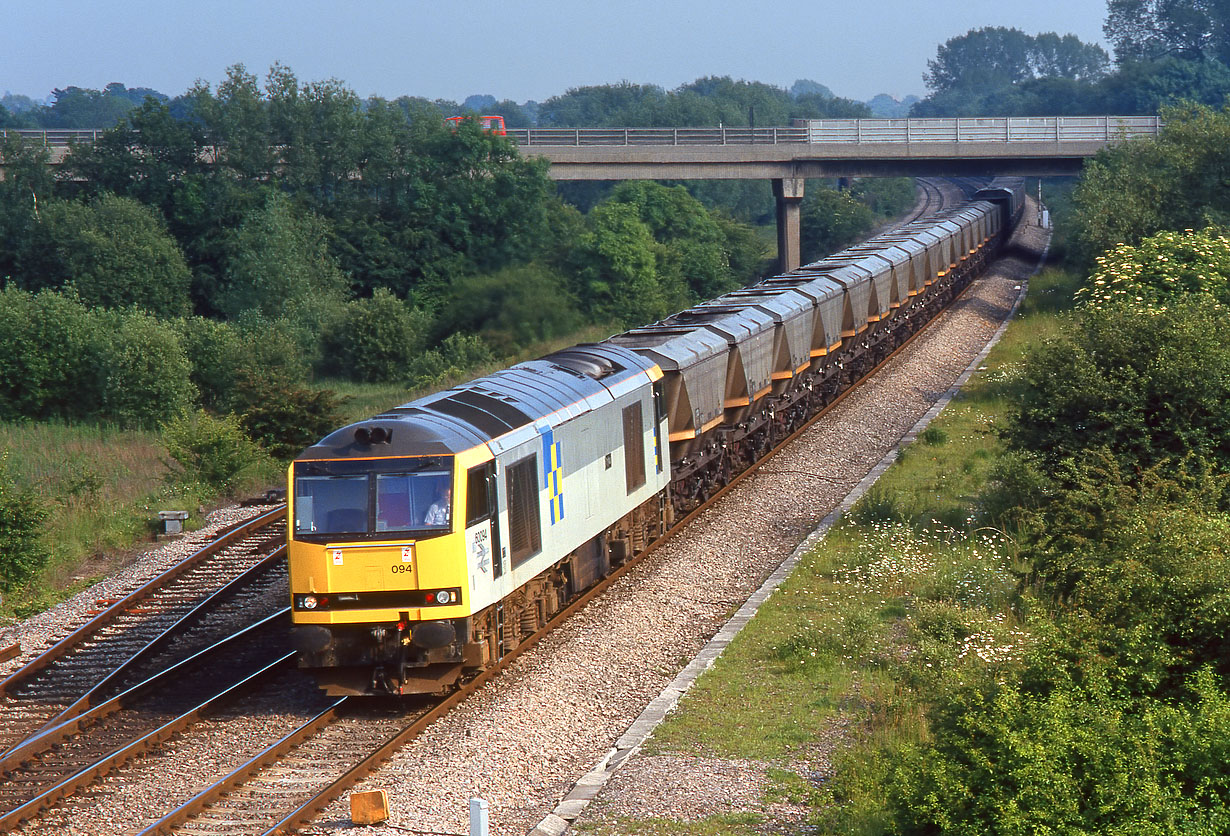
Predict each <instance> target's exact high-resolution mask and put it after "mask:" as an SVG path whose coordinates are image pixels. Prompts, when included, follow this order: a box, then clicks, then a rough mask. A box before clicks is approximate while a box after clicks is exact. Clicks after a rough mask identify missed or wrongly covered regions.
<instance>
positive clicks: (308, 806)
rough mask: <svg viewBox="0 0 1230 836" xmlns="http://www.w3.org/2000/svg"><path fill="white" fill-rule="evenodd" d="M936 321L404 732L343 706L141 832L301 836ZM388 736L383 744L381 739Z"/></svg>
mask: <svg viewBox="0 0 1230 836" xmlns="http://www.w3.org/2000/svg"><path fill="white" fill-rule="evenodd" d="M923 189H924V199H923V201H922V202H921V204H922V208H921V209H920V211H919V215H922V214H926V213H928V212H933V211H937V210H938V209H939V208H942V207H943V205H945V202H946V201H949V200H951V199H953V198H954V197H956V196H959V195H960V189H959V188H958V187H956V186H948V187H946V186H944V185H941V184H935V183H930V182H925V183H924V185H923ZM909 220H912V219H907V220H906V221H904V222H903V223H908V222H909ZM964 289H965V288H964V287H963V288H960V289H959V290H958V291H957V292H954V294H953V296H952V298H950V299H947V300H945V304H946V305H947V304H951V302H952V301H954V300H955V299H956V298H958V297H959V295H960V292H962V291H964ZM932 321H934V317H931V318H930V319H928V321H927V322H926V323H923V324H922V326H921V327H919V328H918V329H917V330H916V331H914V332H913V333H912V334H911V335H910V336H909V337H908V338H907V339H906V340H905V341H904V342H902V343H901V344H900V345H898V346H896V347H895V349H894V350H893V351H891V352H890V353H888V354H887V355H886V356H884V357H883V358H880V359H879V360H878V362H876V363H875V364H874V366H873V367H872V368H870V369H869V370H868V371H867V372H866V373H865V374H863V375H862V376H861V377H860V378H859V380H858V381H856V382H855V383H853V384H852V385H850V386H848V387H847V388H845V389H844V390H843V391H842V392H841V393H840V394H838V395H837V396H836V397H835V398H834V399H833V400H832V401H830V402H829V403H827V404H826V405H825V406H824V407H823V408H821V409H820V411H819V412H817V413H816V414H815V415H814V416H813V417H812V418H811V419H810V420H808V421H806V422H805V423H804V424H803V425H802V426H800V427H799V428H797V429H796V430H795V431H794V432H792V433H791V434H790V435H789V436H787V437H785V438H784V439H782V440H781V441H780V443H779V444H777V445H776V446H775V447H774V448H773V450H772V451H770V452H769V453H768V454H767V455H766V456H764V457H763V458H762V459H760V460H759V461H758V462H757V463H756V464H755V465H753V466H752V467H750V468H748V469H746V470H744V471H742V472H741V473H740V474H738V475H737V476H735V477H734V478H733V479H732V480H731V481H730V482H729V483H728V484H726V485H725V486H724V487H722V488H721V489H720V490H719V491H717V492H716V493H715V494H713V495H712V496H710V497H708V498H707V499H706V501H705V502H703V503H702V504H701V505H700V506H699V507H697V508H695V509H694V510H692V511H691V512H690V513H688V514H687V516H685V517H684V518H683V519H681V520H679V521H678V522H677V523H676V524H675V525H674V526H673V527H672V528H671V529H670V531H668V532H667V533H666V535H665V536H663V537H662V538H660V539H659V540H657V541H655V542H654V543H652V544H651V545H650V546H649V547H648V548H647V549H646V550H645V551H643V552H641V553H640V554H638V555H636V556H635V557H634V558H632V559H630V560H629V561H627V562H626V563H625V564H624V565H623V566H621V567H620V568H619V569H617V570H616V571H615V572H613V573H612V574H611V575H610V576H608V577H607V578H605V579H604V580H603V581H601V582H600V583H599V584H597V585H596V586H595V587H593V588H592V589H590V590H589V591H588V592H587V593H585V595H583V596H582V597H581V598H579V599H578V600H576V601H575V602H573V603H572V604H571V605H570V606H568V607H567V608H566V609H564V610H563V611H561V612H560V613H559V614H558V615H557V616H556V617H555V618H553V619H552V620H551V621H550V622H548V623H547V624H546V625H545V626H544V627H543V628H542V629H540V630H539V631H538V632H537V633H535V634H533V635H532V636H531V637H530V638H529V639H527V640H526V641H525V642H523V643H522V644H521V645H519V646H518V647H517V648H516V649H515V650H513V651H512V652H511V653H509V654H507V655H506V656H505V657H504V658H503V659H502V660H501V662H500V663H499V664H498V665H497V666H496V667H494V668H491V669H489V670H487V671H485V672H483V673H482V674H481V675H479V676H478V677H476V678H475V679H473V680H472V681H470V682H467V683H465V684H464V685H463V686H462V687H461V688H460V689H459V690H458V691H457V692H455V693H454V694H452V695H451V696H450V697H448V698H447V699H445V700H443V701H440V702H438V703H437V704H435V705H427V704H426V703H424V704H423V705H422V707H421V710H416V711H414V712H410V713H408V714H407V716H406V717H405V718H404V720H403V722H404V725H403V726H402V727H401V728H399V729H396V730H392V727H393V726H395V725H396V721H395V720H394V719H393V718H391V717H388V718H385V717H382V718H380V719H379V720H378V721H373V727H372V729H368V730H363V731H361V732H360V731H358V730H356V729H355V728H354V727H353V726H352V725H351V723H352V721H354V720H355V719H356V718H360V717H361V716H362V715H361V714H357V713H354V712H356V710H357V709H356V708H354V707H353V701H354V699H355V698H347V699H342V700H339V701H338V702H337V703H336V704H334V705H333V706H331V707H330V708H329V709H328V710H327V711H325V712H322V714H321V715H319V716H318V717H315V718H313V719H312V720H311V721H310V722H308V723H305V724H304V725H303V726H301V727H300V728H298V729H296V730H294V731H293V732H292V733H290V734H288V735H287V736H286V737H285V738H283V739H282V740H280V741H278V742H277V743H275V744H274V745H272V746H270V747H268V748H267V749H266V750H265V751H264V752H263V753H262V754H261V755H260V756H259V757H256V758H253V759H251V760H250V761H249V762H247V763H246V764H244V765H242V766H241V767H239V768H238V769H236V770H234V771H233V772H231V773H230V774H228V775H227V776H226V777H225V778H223V779H222V780H220V781H218V782H216V783H215V784H214V785H213V786H211V787H209V788H208V789H206V790H205V791H203V792H201V793H199V794H198V795H197V796H195V797H194V798H193V799H192V800H191V801H190V802H188V803H187V804H184V805H182V806H181V807H179V808H178V809H176V810H175V811H173V812H171V813H169V814H168V815H167V816H165V817H164V818H163V819H162V820H160V821H159V822H157V823H156V824H154V825H152V826H150V827H149V828H147V829H146V830H144V831H142V836H154V834H172V833H175V834H191V836H215V834H221V833H234V832H244V833H258V834H264V836H273V834H285V833H293V832H296V830H297V829H298V828H300V827H303V826H304V825H306V824H308V823H309V822H311V821H312V820H313V819H315V818H316V817H317V816H318V815H319V814H320V813H321V812H322V811H323V810H324V809H326V808H327V807H328V806H329V805H330V804H331V803H333V802H334V801H336V800H337V799H339V798H340V797H341V796H342V795H343V794H344V793H345V792H346V791H347V790H349V789H351V788H352V787H353V786H354V785H355V784H357V783H358V782H359V781H360V780H362V779H363V778H364V777H366V776H368V775H370V774H371V773H372V772H374V771H375V770H376V769H377V768H379V766H380V765H381V764H382V763H383V762H384V761H386V760H387V759H389V758H390V757H392V755H393V754H394V753H395V752H396V751H397V750H398V749H400V748H401V747H403V746H405V745H406V744H407V743H409V742H410V741H411V740H414V739H415V738H416V737H418V736H419V735H420V734H421V733H422V731H423V730H424V729H426V728H427V727H428V726H429V725H430V724H431V723H433V722H434V721H436V720H437V719H439V718H441V717H443V716H444V715H445V714H447V713H448V712H449V711H450V710H452V709H453V708H454V707H455V706H456V705H458V704H460V703H461V702H462V701H464V700H465V699H467V698H468V697H469V696H470V695H472V694H473V693H474V692H475V691H476V690H478V689H479V688H481V687H482V686H483V685H484V684H486V683H487V682H488V681H489V680H490V679H491V678H493V677H494V676H496V675H498V674H499V673H500V671H502V670H503V669H504V668H505V667H506V666H507V665H509V664H511V663H512V662H513V661H514V660H515V659H516V658H518V657H519V656H520V655H522V654H523V653H525V652H526V651H528V650H529V649H530V648H531V647H533V646H535V645H536V644H537V643H538V642H539V641H541V640H542V639H543V638H545V637H546V636H548V635H549V634H551V633H552V632H553V631H554V630H555V629H556V628H557V627H559V626H560V625H561V624H563V623H565V622H566V621H568V619H569V618H571V617H572V616H573V615H574V614H575V613H576V612H577V611H579V610H580V609H582V608H584V607H585V606H586V605H587V604H589V603H590V602H591V601H592V600H593V599H594V598H596V597H598V596H600V595H602V594H603V593H605V592H606V590H607V589H608V588H609V587H610V586H612V585H613V584H615V583H616V582H618V581H619V580H620V579H621V578H622V577H623V576H624V575H626V574H627V573H628V572H629V571H631V570H632V569H633V568H634V567H635V566H637V565H638V564H639V563H641V562H642V561H643V560H645V559H646V558H648V557H649V556H650V555H651V554H652V553H653V552H654V551H656V550H657V549H658V548H660V547H661V546H662V545H664V544H665V543H666V542H668V541H669V540H670V539H671V538H672V537H674V536H675V535H676V534H678V533H679V532H681V531H683V530H684V529H685V528H686V527H687V526H688V525H689V524H690V523H691V522H692V521H693V520H694V519H695V518H696V517H697V516H699V515H700V514H702V513H704V512H705V511H707V510H708V509H709V508H711V507H712V505H713V504H714V503H716V502H717V501H718V500H720V499H721V498H722V497H724V496H725V495H726V494H727V493H729V492H730V491H732V490H734V489H735V487H736V486H737V485H739V484H740V483H741V482H742V481H743V480H744V479H746V478H748V477H750V476H751V475H752V474H754V473H755V472H756V471H757V470H758V469H759V468H761V467H762V466H763V465H764V464H766V463H767V462H769V461H770V460H771V459H772V458H773V457H774V456H775V455H776V454H777V453H778V452H779V451H781V450H782V449H784V448H785V447H787V446H788V445H789V444H790V443H791V442H792V441H794V440H795V439H796V438H798V437H799V436H800V435H802V434H803V433H804V432H806V431H807V430H809V429H810V428H811V427H812V426H813V425H814V424H815V423H816V422H817V421H820V420H822V419H823V417H824V416H825V415H827V414H828V413H829V412H830V411H831V410H832V409H833V408H834V407H835V406H836V405H837V404H838V403H840V402H841V401H842V400H844V399H845V398H846V397H847V396H848V395H849V394H850V393H852V392H853V391H854V390H855V388H856V386H857V384H858V383H859V382H861V381H862V380H865V379H866V378H868V377H870V376H872V375H874V374H875V373H876V372H877V371H879V370H880V369H881V368H883V367H884V366H885V365H887V364H888V363H889V362H890V361H891V360H892V359H893V358H895V357H896V356H897V355H898V354H900V353H901V352H902V351H904V350H906V348H907V347H908V346H909V344H910V343H911V342H912V341H913V340H914V339H915V338H916V337H917V336H918V335H919V334H921V333H923V332H924V331H925V329H926V327H927V325H928V324H930V322H932ZM367 699H370V698H367ZM423 699H426V698H423ZM390 731H391V732H392V733H390ZM386 734H387V735H388V737H387V739H378V738H381V736H382V735H386ZM356 742H358V743H359V745H358V746H356V745H355V743H356ZM364 747H367V751H366V753H364V752H363V749H364ZM278 811H280V812H278Z"/></svg>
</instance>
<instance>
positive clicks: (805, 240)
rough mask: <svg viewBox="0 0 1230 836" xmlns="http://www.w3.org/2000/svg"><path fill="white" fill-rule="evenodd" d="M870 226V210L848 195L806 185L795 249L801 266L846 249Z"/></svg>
mask: <svg viewBox="0 0 1230 836" xmlns="http://www.w3.org/2000/svg"><path fill="white" fill-rule="evenodd" d="M874 223H875V216H874V215H873V214H872V212H871V210H870V209H868V208H867V206H865V205H864V204H862V203H859V202H858V201H857V200H855V199H854V198H853V197H851V196H850V194H849V193H847V192H839V191H835V190H833V189H830V188H827V187H825V186H822V185H820V184H811V185H809V186H808V188H807V191H806V192H805V193H804V197H803V205H802V207H801V209H800V218H799V248H800V250H801V255H802V258H803V261H804V263H806V262H808V261H814V260H815V259H818V258H823V257H824V256H826V255H828V254H830V253H833V252H836V251H837V250H840V249H841V248H842V247H848V246H849V245H850V244H853V243H854V242H855V241H858V240H859V239H860V238H861V237H862V236H863V235H864V234H865V233H866V232H867V231H868V230H870V229H871V227H872V225H873V224H874Z"/></svg>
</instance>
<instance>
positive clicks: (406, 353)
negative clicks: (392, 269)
mask: <svg viewBox="0 0 1230 836" xmlns="http://www.w3.org/2000/svg"><path fill="white" fill-rule="evenodd" d="M467 301H468V302H469V303H470V304H472V305H479V304H483V303H484V302H486V303H488V304H490V301H489V299H488V297H487V296H486V295H485V294H482V293H474V294H467ZM430 320H431V317H430V316H429V315H428V314H426V313H425V312H423V311H421V310H419V309H417V308H411V307H409V306H408V305H406V303H404V302H402V301H401V300H400V299H398V298H397V297H396V296H394V295H393V293H392V292H390V291H389V290H387V289H384V288H379V289H377V290H376V291H375V293H373V294H372V297H371V298H370V299H356V300H354V301H351V302H347V303H346V304H345V306H344V307H343V309H342V313H341V315H340V317H339V318H338V319H337V321H335V322H334V323H332V324H331V325H330V327H329V328H327V329H326V331H325V333H324V337H323V340H322V342H323V349H324V365H325V369H326V371H328V372H330V373H333V374H337V375H339V376H342V377H346V378H349V379H352V380H363V381H369V382H388V381H392V380H402V379H405V377H406V374H407V373H408V372H409V369H410V364H411V363H412V362H413V360H414V358H415V357H416V356H417V355H418V354H419V353H420V352H421V351H422V350H423V346H424V343H425V341H426V335H427V331H428V328H429V326H430Z"/></svg>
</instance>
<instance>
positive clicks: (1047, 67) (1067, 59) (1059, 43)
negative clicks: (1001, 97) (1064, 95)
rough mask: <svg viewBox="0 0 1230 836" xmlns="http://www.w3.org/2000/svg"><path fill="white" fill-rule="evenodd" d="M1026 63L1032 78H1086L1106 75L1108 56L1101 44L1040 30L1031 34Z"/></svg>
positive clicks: (1069, 35)
mask: <svg viewBox="0 0 1230 836" xmlns="http://www.w3.org/2000/svg"><path fill="white" fill-rule="evenodd" d="M1029 64H1030V68H1031V69H1032V71H1033V75H1034V77H1035V78H1068V79H1073V80H1083V81H1089V80H1095V79H1099V78H1102V77H1103V76H1105V75H1106V72H1107V69H1108V68H1109V66H1110V56H1109V55H1107V54H1106V50H1104V49H1102V47H1100V46H1098V45H1097V44H1087V43H1084V42H1083V41H1081V40H1080V38H1078V37H1076V36H1075V35H1071V34H1068V35H1063V36H1060V35H1059V34H1057V33H1055V32H1043V33H1041V34H1039V35H1035V36H1034V39H1033V44H1032V45H1031V46H1030V49H1029Z"/></svg>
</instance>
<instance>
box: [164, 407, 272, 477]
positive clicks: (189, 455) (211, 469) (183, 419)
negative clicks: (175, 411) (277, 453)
mask: <svg viewBox="0 0 1230 836" xmlns="http://www.w3.org/2000/svg"><path fill="white" fill-rule="evenodd" d="M162 443H163V444H164V445H165V446H166V448H167V453H169V454H170V456H171V458H172V459H174V460H175V461H176V462H177V463H178V464H179V466H180V468H181V474H180V475H181V478H182V479H183V481H185V482H187V483H198V484H202V485H206V486H208V487H210V488H214V489H216V490H226V489H228V488H230V487H233V486H234V485H235V484H237V483H238V481H239V480H240V479H241V478H242V477H243V475H244V474H245V472H247V471H249V470H250V469H251V468H254V467H256V466H257V465H258V464H260V463H261V462H262V461H263V459H264V457H265V453H264V452H263V451H262V450H261V448H260V447H259V446H258V445H257V444H256V443H255V442H254V441H252V440H251V439H250V438H248V436H247V434H246V433H245V432H244V430H243V427H242V426H240V424H239V419H238V418H236V417H235V416H233V415H224V416H221V417H215V416H213V415H210V414H209V413H208V412H205V411H203V410H197V411H196V412H192V413H189V414H186V415H182V416H179V417H176V418H173V419H171V420H170V421H168V422H167V423H166V424H163V426H162Z"/></svg>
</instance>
